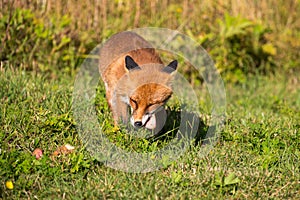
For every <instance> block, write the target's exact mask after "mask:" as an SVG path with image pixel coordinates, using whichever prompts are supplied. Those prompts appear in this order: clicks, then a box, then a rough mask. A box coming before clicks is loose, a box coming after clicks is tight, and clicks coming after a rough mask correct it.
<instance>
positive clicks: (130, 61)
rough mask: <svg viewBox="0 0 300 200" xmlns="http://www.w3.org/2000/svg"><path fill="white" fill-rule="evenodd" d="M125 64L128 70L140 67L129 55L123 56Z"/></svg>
mask: <svg viewBox="0 0 300 200" xmlns="http://www.w3.org/2000/svg"><path fill="white" fill-rule="evenodd" d="M125 65H126V68H127V69H128V70H129V71H130V70H133V69H141V68H140V67H139V65H138V64H137V63H136V62H134V60H133V59H132V58H131V57H130V56H126V57H125Z"/></svg>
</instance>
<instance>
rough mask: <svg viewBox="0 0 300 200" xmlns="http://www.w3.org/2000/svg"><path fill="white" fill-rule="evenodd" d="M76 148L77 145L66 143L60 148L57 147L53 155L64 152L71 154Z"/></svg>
mask: <svg viewBox="0 0 300 200" xmlns="http://www.w3.org/2000/svg"><path fill="white" fill-rule="evenodd" d="M74 149H75V147H73V146H72V145H70V144H65V145H63V146H60V147H59V148H57V149H56V150H55V151H54V152H53V153H52V157H56V156H59V155H63V154H69V153H71V152H72V151H73V150H74Z"/></svg>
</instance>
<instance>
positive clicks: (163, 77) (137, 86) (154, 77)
mask: <svg viewBox="0 0 300 200" xmlns="http://www.w3.org/2000/svg"><path fill="white" fill-rule="evenodd" d="M125 67H126V69H127V70H128V73H127V74H126V75H125V77H124V80H123V81H122V82H121V84H120V85H121V87H120V89H121V90H123V92H121V93H123V95H122V101H123V102H124V103H126V104H127V105H128V106H129V107H130V108H131V116H130V122H131V124H132V125H133V126H134V127H136V128H139V127H146V128H148V129H153V127H152V126H150V122H151V121H153V118H155V113H157V112H158V111H160V110H161V109H163V106H164V104H165V103H166V102H167V101H168V99H169V98H170V97H171V96H172V93H173V91H172V88H171V82H172V79H173V72H174V71H176V68H177V61H176V60H174V61H172V62H171V63H169V64H168V65H167V66H163V65H162V64H160V63H151V64H146V65H142V66H139V65H138V64H137V63H136V62H135V61H134V60H133V58H132V57H130V56H126V57H125Z"/></svg>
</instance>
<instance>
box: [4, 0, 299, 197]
mask: <svg viewBox="0 0 300 200" xmlns="http://www.w3.org/2000/svg"><path fill="white" fill-rule="evenodd" d="M299 3H300V2H299V1H292V0H290V1H282V0H279V1H274V0H265V1H252V2H248V1H237V2H235V1H219V0H213V1H203V2H201V1H188V0H181V1H170V0H163V1H151V3H150V2H149V3H148V2H146V1H145V2H144V1H140V0H135V1H112V2H109V1H106V0H101V1H96V0H88V1H82V2H80V3H79V2H77V1H74V0H64V1H47V0H46V1H33V2H31V3H29V2H26V1H17V0H16V1H1V2H0V9H1V12H0V39H1V49H0V64H1V65H0V88H1V90H0V105H1V106H0V126H1V129H0V198H2V199H299V198H300V160H299V158H300V123H299V122H300V112H299V111H300V78H299V77H300V70H299V69H300V68H299V64H300V59H299V56H300V55H299V52H300V21H299V19H300V17H299V13H300V4H299ZM138 27H165V28H169V29H174V30H178V31H180V32H182V33H183V34H186V35H187V36H189V37H190V38H192V39H193V40H195V41H197V42H198V43H199V44H201V46H202V47H203V48H204V49H206V50H207V52H208V54H209V55H210V56H211V58H212V59H213V61H214V62H215V66H216V67H217V69H218V71H219V73H220V75H221V77H222V79H223V81H224V86H225V91H226V118H225V120H224V125H223V128H222V129H221V131H220V133H219V137H218V141H217V143H216V144H215V145H214V146H213V148H212V149H211V150H210V151H209V153H208V154H205V155H204V156H203V155H201V153H200V152H201V150H202V148H203V146H202V145H201V143H202V138H201V137H200V138H195V140H198V141H197V142H196V141H193V142H192V143H191V145H190V147H189V148H188V150H187V151H186V152H185V153H184V155H182V156H181V157H180V158H179V159H177V160H175V161H173V162H171V163H168V164H167V165H165V166H163V167H162V168H160V169H158V170H156V171H152V172H148V173H127V172H123V171H120V170H115V169H112V168H110V167H108V166H106V165H105V162H101V161H100V160H99V159H96V158H95V157H94V156H93V155H91V154H90V152H89V151H87V149H86V144H85V143H84V142H83V140H82V138H81V137H80V135H79V131H78V123H77V122H76V120H75V116H74V110H73V108H72V106H73V104H74V96H73V95H74V94H73V92H74V83H75V82H76V75H77V73H78V71H79V70H80V66H81V64H82V62H83V61H84V59H85V58H87V56H88V53H89V52H90V51H91V50H92V49H93V48H94V47H95V46H96V45H97V44H98V43H100V42H102V41H103V40H105V39H107V38H109V37H110V36H111V35H113V34H115V33H118V32H120V31H124V30H128V29H133V28H138ZM180 64H182V66H183V67H182V68H180V69H179V73H180V74H182V75H183V76H184V77H185V78H186V80H188V81H189V83H190V85H191V86H193V88H199V93H197V91H196V93H197V96H198V98H199V106H200V108H201V115H200V116H199V118H200V119H201V120H202V121H203V122H202V124H201V127H202V128H203V130H202V131H204V132H205V131H206V130H207V127H208V126H209V125H208V121H209V120H208V119H209V117H210V116H209V115H210V109H211V105H207V104H206V102H209V101H210V100H209V97H208V96H209V95H208V94H207V93H206V92H207V91H206V90H205V87H206V85H205V83H204V82H203V79H201V77H198V76H197V74H196V72H195V71H193V70H191V69H190V68H189V67H188V66H187V65H184V62H183V61H182V60H180ZM104 99H105V94H104V90H103V84H102V83H101V82H100V83H99V88H98V90H97V96H96V98H95V108H96V112H97V114H98V120H99V121H100V122H103V123H102V124H101V126H102V127H104V130H105V131H106V134H107V136H108V137H109V139H110V140H111V141H112V142H113V143H114V144H116V145H117V146H119V147H121V148H123V149H125V150H132V151H137V152H151V151H155V150H157V149H159V148H161V147H162V146H164V145H166V144H167V143H168V142H169V140H168V137H166V138H157V139H154V140H152V139H141V138H138V139H136V138H135V137H134V136H128V135H127V134H125V133H124V132H122V130H116V129H115V128H114V127H113V123H112V120H111V114H110V111H109V108H108V106H107V103H106V102H105V100H104ZM168 106H169V107H170V108H171V109H173V110H178V109H179V107H178V105H177V104H176V103H174V104H172V101H171V103H170V105H168ZM171 125H173V124H171ZM171 125H170V126H171ZM65 144H70V145H72V146H74V148H75V149H74V150H73V151H70V152H68V153H61V154H60V155H58V156H55V157H53V152H54V151H55V150H57V149H58V148H59V147H61V146H63V145H65ZM36 148H40V149H41V150H42V151H43V155H42V157H41V158H40V159H36V157H35V156H33V155H32V153H33V151H34V150H35V149H36ZM7 181H11V182H12V184H13V188H9V187H8V186H7V184H6V183H7Z"/></svg>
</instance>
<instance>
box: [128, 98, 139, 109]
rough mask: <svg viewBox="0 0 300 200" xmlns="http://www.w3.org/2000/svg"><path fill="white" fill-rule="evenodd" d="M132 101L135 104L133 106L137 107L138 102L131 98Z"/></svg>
mask: <svg viewBox="0 0 300 200" xmlns="http://www.w3.org/2000/svg"><path fill="white" fill-rule="evenodd" d="M130 101H131V102H133V104H134V106H135V107H137V105H138V104H137V101H136V100H134V99H132V98H130Z"/></svg>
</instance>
